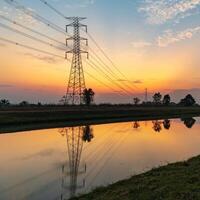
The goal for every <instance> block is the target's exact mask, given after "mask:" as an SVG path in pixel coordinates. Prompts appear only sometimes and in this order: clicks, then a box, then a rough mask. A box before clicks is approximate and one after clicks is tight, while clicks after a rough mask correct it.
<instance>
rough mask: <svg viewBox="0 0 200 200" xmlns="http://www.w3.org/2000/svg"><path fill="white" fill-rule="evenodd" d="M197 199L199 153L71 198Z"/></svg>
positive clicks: (112, 199) (198, 194)
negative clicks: (190, 157) (186, 159)
mask: <svg viewBox="0 0 200 200" xmlns="http://www.w3.org/2000/svg"><path fill="white" fill-rule="evenodd" d="M122 199H123V200H199V199H200V156H198V157H195V158H192V159H190V160H188V161H185V162H179V163H175V164H169V165H167V166H164V167H160V168H157V169H152V170H151V171H149V172H147V173H144V174H141V175H136V176H133V177H131V178H130V179H128V180H123V181H119V182H117V183H115V184H113V185H110V186H108V187H102V188H98V189H96V190H94V191H93V192H91V193H89V194H86V195H82V196H80V197H77V198H74V199H73V200H122Z"/></svg>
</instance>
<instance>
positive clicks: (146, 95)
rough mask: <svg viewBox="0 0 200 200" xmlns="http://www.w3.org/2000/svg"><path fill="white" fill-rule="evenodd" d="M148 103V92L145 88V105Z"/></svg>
mask: <svg viewBox="0 0 200 200" xmlns="http://www.w3.org/2000/svg"><path fill="white" fill-rule="evenodd" d="M147 101H148V90H147V88H145V103H147Z"/></svg>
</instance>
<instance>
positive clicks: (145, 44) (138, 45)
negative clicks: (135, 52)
mask: <svg viewBox="0 0 200 200" xmlns="http://www.w3.org/2000/svg"><path fill="white" fill-rule="evenodd" d="M131 44H132V45H133V47H134V48H144V47H149V46H152V43H150V42H146V41H139V42H132V43H131Z"/></svg>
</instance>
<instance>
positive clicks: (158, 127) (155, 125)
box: [152, 120, 162, 132]
mask: <svg viewBox="0 0 200 200" xmlns="http://www.w3.org/2000/svg"><path fill="white" fill-rule="evenodd" d="M152 123H153V130H154V131H155V132H160V131H161V130H162V127H161V124H162V122H160V121H158V120H155V121H152Z"/></svg>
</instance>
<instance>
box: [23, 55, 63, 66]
mask: <svg viewBox="0 0 200 200" xmlns="http://www.w3.org/2000/svg"><path fill="white" fill-rule="evenodd" d="M24 55H25V56H29V57H32V58H36V59H38V60H42V61H44V62H47V63H51V64H52V63H53V64H55V63H58V62H59V61H60V60H58V59H56V58H55V57H53V56H44V55H40V54H37V55H36V54H32V53H24Z"/></svg>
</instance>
